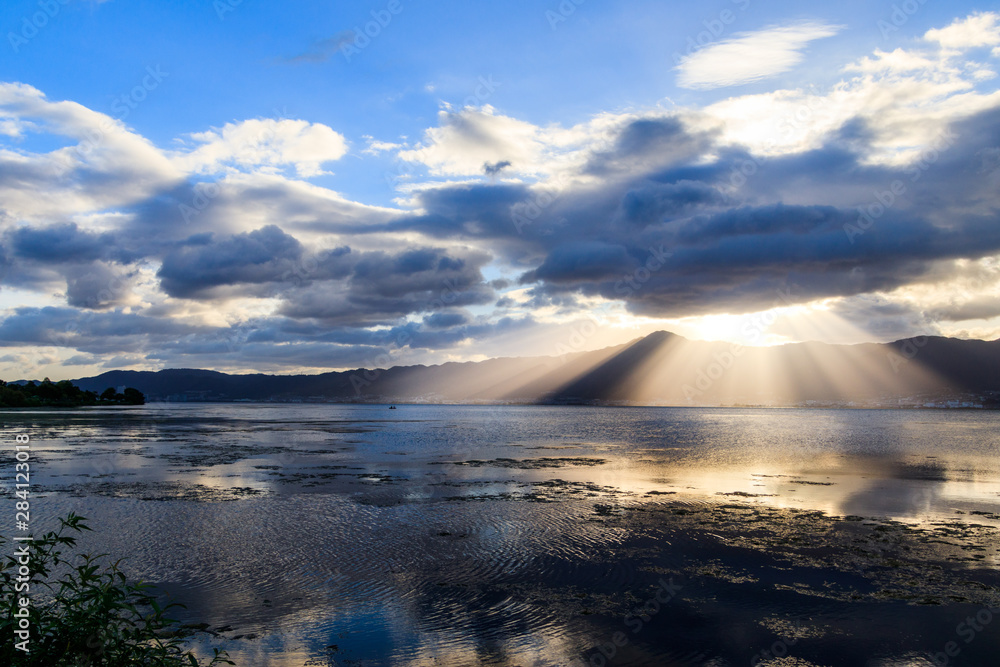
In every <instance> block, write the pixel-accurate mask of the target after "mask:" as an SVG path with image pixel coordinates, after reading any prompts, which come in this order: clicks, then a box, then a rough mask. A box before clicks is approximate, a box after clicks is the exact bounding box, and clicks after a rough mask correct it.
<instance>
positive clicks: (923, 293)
mask: <svg viewBox="0 0 1000 667" xmlns="http://www.w3.org/2000/svg"><path fill="white" fill-rule="evenodd" d="M992 20H993V19H991V18H989V17H987V18H983V15H974V16H973V17H970V18H969V19H963V20H962V21H957V22H955V23H954V24H952V25H951V26H948V27H946V28H943V29H942V30H939V31H937V32H935V31H931V32H930V33H928V38H927V41H924V42H922V43H919V44H918V45H917V46H916V47H914V48H908V49H903V48H900V49H895V50H893V51H889V52H886V51H880V50H879V51H875V52H874V53H871V54H868V55H867V56H866V57H864V58H859V59H855V60H854V61H853V62H848V63H844V64H843V68H842V69H843V73H844V79H843V80H842V81H839V82H838V83H836V84H835V85H833V86H831V87H830V88H829V89H828V90H821V89H811V90H809V91H803V90H797V89H783V90H774V91H770V92H767V93H759V94H754V95H744V96H738V97H731V98H728V99H725V100H721V101H719V102H716V103H714V104H712V105H710V106H708V107H705V108H683V109H672V110H669V111H665V110H664V109H662V108H656V109H645V110H642V109H639V110H637V109H632V110H629V111H627V112H620V113H604V114H598V115H596V116H594V117H593V118H591V119H589V120H587V121H585V122H581V123H578V124H576V125H573V126H561V125H557V124H553V125H548V126H542V125H536V124H533V123H531V122H529V121H527V120H523V119H519V118H516V117H514V116H512V115H507V114H504V113H501V112H500V111H497V110H495V109H493V108H491V107H483V108H472V107H469V108H464V109H461V110H445V111H443V112H442V113H441V114H440V115H439V118H438V123H437V125H436V126H435V127H431V128H428V129H427V130H426V131H425V132H424V133H423V134H422V135H421V137H420V139H419V141H418V142H416V143H411V144H408V145H405V146H404V145H400V144H392V143H387V142H386V143H382V142H378V141H375V140H374V139H370V138H369V139H368V149H367V151H361V153H360V154H359V157H360V158H361V159H374V160H383V159H385V157H386V154H395V155H396V156H397V157H399V158H401V159H403V160H406V161H409V162H411V163H413V164H415V165H422V166H423V167H426V173H427V174H428V177H427V178H424V179H422V178H421V176H420V173H419V172H418V171H417V170H415V171H414V178H413V179H412V180H411V181H410V182H409V183H408V184H407V185H406V186H405V187H401V188H400V189H401V192H402V193H405V195H406V196H407V198H408V199H407V202H406V204H407V205H406V206H403V207H400V208H390V207H377V206H369V205H366V204H364V203H362V202H357V201H350V200H349V199H347V198H345V197H343V196H342V195H340V194H338V193H336V192H334V191H332V190H330V189H328V188H325V187H322V186H319V185H316V184H315V183H310V182H308V181H306V180H303V179H305V178H309V177H311V176H313V175H316V174H319V173H321V172H322V170H323V169H324V168H325V166H326V165H327V164H329V163H331V162H333V161H335V160H337V159H339V158H341V157H343V155H345V152H346V150H347V142H346V139H345V138H344V137H343V136H342V135H340V134H339V133H338V132H336V131H335V130H333V129H332V128H329V127H327V126H324V125H320V124H313V123H309V122H306V121H289V120H253V121H244V122H241V123H230V124H228V125H226V126H224V127H223V128H221V129H212V130H209V131H207V132H204V133H198V134H195V135H190V136H188V137H186V138H185V140H184V142H182V143H181V148H179V149H178V148H176V147H174V149H173V150H167V149H163V148H158V147H156V146H154V145H153V144H152V143H151V142H149V141H148V140H147V139H145V138H144V137H142V136H140V135H138V134H136V133H135V132H133V131H132V130H130V129H128V128H126V127H124V126H123V125H121V124H120V123H117V121H113V120H112V119H110V118H108V117H107V116H104V115H102V114H99V113H96V112H93V111H91V110H89V109H86V108H85V107H82V106H80V105H78V104H75V103H72V102H53V101H51V100H48V99H47V98H46V97H45V95H43V94H42V93H41V92H40V91H38V90H36V89H34V88H31V87H30V86H24V85H20V84H3V85H0V128H6V129H4V130H0V290H2V294H3V296H4V297H5V299H6V301H5V303H6V304H11V303H13V304H22V305H20V306H18V305H15V306H13V307H10V306H9V305H8V309H7V310H6V311H4V312H3V316H2V318H0V346H2V347H4V348H5V350H4V352H5V354H4V355H3V356H5V357H7V358H9V359H11V360H15V361H10V362H0V369H2V368H10V367H11V365H14V364H17V363H22V362H24V363H27V361H25V360H28V361H30V360H31V359H36V360H37V359H38V358H41V357H40V356H39V355H38V354H33V353H32V352H31V350H32V349H33V348H34V347H39V346H41V347H44V348H45V349H46V350H47V351H46V353H45V355H47V356H46V358H48V357H50V356H52V355H53V354H54V353H53V352H52V351H51V350H57V351H58V355H60V356H59V358H61V359H63V360H65V361H64V363H67V364H70V363H72V364H76V363H87V364H90V365H93V364H95V363H98V360H100V363H119V362H120V363H127V364H129V365H135V366H138V367H148V366H154V367H155V366H158V365H185V366H212V367H216V368H228V369H230V370H254V369H258V370H283V369H285V370H296V369H317V368H343V367H350V366H362V365H370V364H369V363H368V362H370V361H371V360H372V359H373V358H375V357H377V356H378V355H379V354H388V353H391V358H392V361H393V363H414V362H428V363H436V362H441V361H443V360H448V359H452V358H455V359H463V358H468V357H469V356H472V355H474V354H486V353H490V354H496V353H501V354H502V353H504V351H505V349H506V350H507V351H508V352H507V353H509V349H510V348H511V347H515V348H516V349H518V350H521V349H523V347H522V346H521V344H520V341H527V340H536V341H537V340H547V339H546V336H550V335H555V334H553V332H554V331H557V330H558V329H557V325H558V323H560V322H565V321H574V320H578V319H579V318H580V317H582V316H583V314H585V313H589V312H594V311H595V310H599V309H603V310H604V311H608V312H614V313H615V314H616V315H615V316H616V317H618V318H620V320H621V321H622V322H624V323H625V324H629V325H630V326H633V327H634V326H638V325H636V324H635V323H636V322H642V323H643V324H642V326H650V327H652V326H658V325H659V326H664V325H662V324H661V322H662V321H663V318H673V319H674V320H677V319H680V318H688V319H690V318H694V317H698V316H708V315H713V316H714V315H725V314H731V315H732V314H738V313H746V312H752V311H756V310H762V309H766V308H770V307H772V306H773V305H774V303H775V301H776V300H779V299H780V300H781V301H782V303H795V304H813V305H815V304H817V303H821V304H824V306H823V307H824V308H825V309H826V310H825V312H828V313H830V314H831V315H835V316H837V317H840V318H842V319H844V320H851V321H855V322H858V323H859V326H858V327H857V329H859V330H861V334H858V335H862V336H868V337H871V338H883V339H884V338H889V337H895V338H899V337H904V336H905V335H909V334H915V333H926V332H929V331H940V332H942V333H949V332H951V333H956V332H959V333H960V332H977V334H981V335H990V337H996V332H997V331H1000V313H997V309H996V308H995V303H996V298H997V284H998V281H1000V278H997V276H998V275H1000V274H998V273H997V269H996V267H997V264H996V262H997V261H1000V259H998V258H1000V226H998V225H997V216H998V211H1000V195H998V193H1000V168H998V166H997V165H998V163H1000V161H998V158H997V155H1000V92H997V91H995V90H994V91H991V90H989V89H988V88H987V85H988V84H984V83H983V80H982V79H981V76H980V75H979V74H977V72H979V71H981V69H982V68H981V67H980V66H979V65H978V64H976V63H974V62H972V61H970V60H967V59H966V57H965V56H964V55H962V51H961V50H960V49H959V48H958V47H957V46H955V44H957V43H958V42H959V41H962V40H964V43H966V44H979V45H980V46H982V47H990V46H992V45H993V44H994V43H993V42H990V41H988V40H989V39H992V38H991V37H990V36H989V34H990V33H989V30H990V28H989V26H991V25H993V24H992V23H989V21H992ZM983 26H986V27H985V28H984V27H983ZM793 27H794V28H796V29H797V30H798V31H799V32H798V33H796V34H797V36H796V37H794V38H792V37H790V36H789V35H788V34H785V33H783V34H784V38H781V37H780V36H779V37H776V38H775V40H774V41H775V43H781V44H783V46H782V47H781V48H780V49H777V51H773V52H771V53H772V55H774V54H775V53H778V52H780V53H783V54H784V55H781V57H780V58H779V57H778V56H777V55H775V62H778V61H781V62H786V63H787V62H791V60H794V59H795V58H798V57H799V56H800V52H801V49H802V48H804V46H805V45H806V44H807V43H808V41H809V39H807V37H808V36H809V35H815V36H821V33H823V32H824V31H826V32H830V34H832V32H835V28H833V27H830V26H825V25H820V24H797V25H796V26H793ZM955 35H959V36H955ZM748 37H754V38H755V39H756V40H757V42H755V41H754V39H750V40H749V41H747V42H744V43H743V44H744V46H746V45H747V44H749V45H751V46H752V45H753V44H756V43H758V42H759V41H760V40H761V33H755V34H754V35H753V36H738V37H736V38H734V39H733V40H730V42H732V43H736V42H740V40H746V39H747V38H748ZM812 38H817V37H810V39H812ZM719 46H722V44H720V45H719ZM711 48H714V47H710V48H709V49H705V50H704V51H710V50H711ZM704 51H702V52H699V53H697V54H694V56H693V57H700V56H701V55H702V54H703V53H704ZM789 53H790V54H791V55H789ZM716 55H717V54H716ZM779 55H780V54H779ZM782 58H784V59H785V60H781V59H782ZM789 59H791V60H789ZM751 60H752V59H751ZM758 64H759V63H758ZM768 66H774V67H777V65H768ZM782 67H784V65H782ZM764 69H766V68H764V67H763V66H761V67H759V68H758V69H757V70H755V71H756V72H757V74H760V72H761V71H764ZM757 74H755V76H756V75H757ZM741 76H742V75H741ZM35 134H38V135H40V136H43V137H45V138H46V140H47V141H46V142H40V143H39V145H49V146H55V147H54V148H50V149H47V150H46V151H38V152H32V151H31V150H27V149H25V148H24V147H23V145H28V144H23V145H22V144H21V143H20V142H21V137H23V136H31V135H35ZM4 137H7V139H5V138H4ZM403 141H407V140H405V139H403ZM32 145H34V144H32ZM207 175H212V176H217V177H218V180H216V181H215V182H206V178H205V177H206V176H207ZM865 215H868V216H869V217H868V218H866V217H864V216H865ZM28 303H32V304H35V305H34V306H32V307H27V306H26V305H25V304H28ZM44 304H51V305H50V306H49V307H44ZM40 306H41V307H40ZM810 307H813V306H812V305H811V306H810ZM864 322H869V324H861V323H864ZM630 323H631V324H630ZM991 332H992V333H991ZM855 333H856V332H855ZM403 334H405V336H404V335H403ZM608 335H609V336H610V335H611V334H608ZM781 335H785V336H786V337H793V335H794V332H791V331H789V332H787V333H786V334H781ZM852 335H854V334H852ZM401 340H405V342H400V341H401ZM602 340H603V339H602ZM470 341H475V342H476V344H475V346H471V344H470ZM604 342H605V343H612V342H615V341H613V340H605V341H604ZM504 346H506V348H504ZM471 347H474V348H475V350H471V349H470V348H471ZM536 348H537V349H539V350H542V353H551V352H552V351H553V350H552V349H551V346H549V347H547V348H546V347H545V345H540V344H536ZM533 349H534V348H533ZM3 363H8V366H3V365H2V364H3ZM31 363H34V362H31Z"/></svg>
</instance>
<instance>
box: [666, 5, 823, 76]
mask: <svg viewBox="0 0 1000 667" xmlns="http://www.w3.org/2000/svg"><path fill="white" fill-rule="evenodd" d="M839 30H840V26H835V25H830V24H827V23H820V22H813V21H803V22H800V23H795V24H792V25H788V26H773V27H770V28H765V29H763V30H759V31H757V32H753V33H742V34H740V35H737V36H736V37H734V38H732V39H726V40H723V41H721V42H718V43H716V44H712V45H710V46H707V47H705V48H704V49H702V50H700V51H697V52H695V53H693V54H691V55H689V56H687V57H686V58H684V59H683V60H682V61H681V63H680V65H678V66H677V70H678V71H679V74H678V77H677V83H678V85H680V86H681V87H682V88H699V89H711V88H722V87H724V86H736V85H740V84H744V83H750V82H752V81H759V80H761V79H766V78H767V77H770V76H774V75H775V74H781V73H782V72H787V71H788V70H790V69H792V68H793V67H795V66H796V65H798V64H799V63H800V62H801V61H802V58H803V56H802V49H804V48H805V47H806V46H807V45H808V44H809V42H811V41H813V40H816V39H820V38H823V37H830V36H832V35H835V34H837V32H838V31H839Z"/></svg>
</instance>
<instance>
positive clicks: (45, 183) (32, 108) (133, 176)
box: [0, 83, 183, 222]
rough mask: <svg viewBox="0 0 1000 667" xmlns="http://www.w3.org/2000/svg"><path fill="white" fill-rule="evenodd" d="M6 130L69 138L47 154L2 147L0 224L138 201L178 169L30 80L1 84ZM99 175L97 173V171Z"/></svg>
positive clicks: (142, 142) (116, 124) (120, 127)
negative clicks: (54, 98) (10, 175)
mask: <svg viewBox="0 0 1000 667" xmlns="http://www.w3.org/2000/svg"><path fill="white" fill-rule="evenodd" d="M0 116H2V117H3V119H4V127H6V128H7V129H8V130H9V132H6V133H7V134H11V133H13V136H14V137H15V138H20V136H19V135H20V134H21V133H28V132H38V133H41V132H44V133H47V134H49V135H50V136H54V137H62V138H64V139H68V140H69V141H70V142H71V143H69V145H66V146H64V147H62V148H57V149H55V150H52V151H50V152H48V153H30V152H25V151H19V150H11V149H2V148H0V171H5V172H9V173H16V174H18V175H19V178H18V179H16V181H15V180H12V179H7V180H0V201H2V202H3V207H2V208H3V212H2V213H0V222H5V221H6V222H10V221H14V220H19V221H33V220H46V219H52V218H54V217H70V216H72V215H76V214H80V213H86V212H90V211H96V210H101V209H107V208H112V207H116V206H121V205H124V204H127V203H131V202H135V201H140V200H142V199H145V198H146V197H148V196H150V195H151V194H153V193H154V192H158V191H161V190H163V189H165V188H167V187H169V186H170V185H171V184H174V183H176V182H178V181H179V180H180V179H181V178H182V177H183V174H182V173H181V172H180V171H179V170H178V169H177V168H176V167H175V165H173V164H172V163H171V162H170V160H169V159H168V158H166V157H165V156H164V155H163V153H162V152H161V151H160V150H159V149H158V148H156V147H155V146H154V145H153V144H152V143H151V142H150V141H149V140H147V139H146V138H145V137H142V136H140V135H138V134H136V133H134V132H132V131H131V130H129V129H128V128H127V127H126V126H125V125H124V124H123V123H121V122H120V121H118V120H115V119H113V118H111V117H110V116H107V115H105V114H102V113H99V112H96V111H93V110H91V109H88V108H87V107H84V106H83V105H80V104H77V103H75V102H65V101H64V102H52V101H49V100H48V99H46V97H45V95H44V94H43V93H42V92H41V91H39V90H38V89H37V88H34V87H32V86H29V85H25V84H21V83H0ZM98 175H99V176H98Z"/></svg>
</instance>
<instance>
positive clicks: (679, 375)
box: [73, 331, 1000, 407]
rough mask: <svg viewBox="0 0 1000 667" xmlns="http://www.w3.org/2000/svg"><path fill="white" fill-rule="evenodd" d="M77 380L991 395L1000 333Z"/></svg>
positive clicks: (303, 397) (616, 396)
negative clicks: (994, 336)
mask: <svg viewBox="0 0 1000 667" xmlns="http://www.w3.org/2000/svg"><path fill="white" fill-rule="evenodd" d="M73 382H74V384H76V385H77V386H79V387H80V388H81V389H84V390H90V391H97V392H100V391H103V390H104V389H106V388H107V387H119V386H122V385H125V386H129V387H135V388H137V389H139V390H140V391H141V392H143V393H144V394H145V395H146V397H147V399H148V400H149V401H237V400H241V401H248V400H249V401H296V402H297V401H316V402H325V401H329V402H519V403H634V404H669V405H731V404H744V405H802V404H836V405H847V404H858V405H923V404H925V403H941V402H945V401H950V402H951V403H952V405H953V406H955V405H958V406H963V404H964V406H965V407H973V406H981V405H986V406H994V405H995V404H996V402H997V400H998V398H1000V340H996V341H991V342H987V341H979V340H958V339H953V338H942V337H920V338H908V339H903V340H899V341H895V342H893V343H887V344H876V343H866V344H860V345H831V344H826V343H816V342H809V343H798V344H790V345H782V346H775V347H743V346H740V345H735V344H731V343H718V342H702V341H691V340H687V339H686V338H683V337H681V336H678V335H676V334H672V333H669V332H665V331H658V332H655V333H652V334H649V335H648V336H645V337H644V338H639V339H636V340H634V341H631V342H630V343H626V344H624V345H618V346H614V347H609V348H605V349H602V350H595V351H591V352H578V353H570V354H565V355H563V356H561V357H516V358H500V359H490V360H487V361H480V362H466V363H446V364H442V365H439V366H395V367H392V368H389V369H357V370H353V371H343V372H334V373H322V374H320V375H263V374H253V375H229V374H226V373H219V372H216V371H207V370H196V369H170V370H163V371H158V372H152V371H111V372H108V373H103V374H101V375H98V376H97V377H90V378H81V379H79V380H74V381H73Z"/></svg>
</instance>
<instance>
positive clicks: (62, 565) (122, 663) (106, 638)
mask: <svg viewBox="0 0 1000 667" xmlns="http://www.w3.org/2000/svg"><path fill="white" fill-rule="evenodd" d="M84 521H85V519H84V517H81V516H78V515H76V514H73V513H71V514H70V515H69V516H68V517H66V518H65V519H60V520H59V524H60V525H59V528H58V530H56V531H51V532H49V533H46V534H45V535H44V536H43V537H41V538H39V539H35V540H33V541H30V542H14V547H15V549H14V550H13V555H8V556H7V557H6V559H5V560H4V562H3V565H2V569H0V590H2V592H3V595H2V602H0V633H2V636H3V638H4V640H3V642H2V643H0V663H2V664H4V665H12V666H16V667H36V666H37V667H128V666H131V665H148V666H150V667H175V666H176V667H180V666H182V665H187V666H189V667H199V664H201V663H199V661H198V659H197V658H196V657H195V656H194V655H193V654H191V653H190V652H188V651H185V650H184V639H185V637H187V636H190V634H192V632H191V630H192V629H191V627H190V626H182V625H180V624H179V623H178V622H177V621H175V620H174V619H171V618H169V617H168V616H167V613H168V612H169V611H170V609H171V608H173V607H177V606H180V605H176V604H168V605H166V606H162V605H161V604H160V603H159V602H158V600H157V596H156V595H155V593H154V591H153V588H152V586H151V585H150V584H146V583H143V582H135V581H130V580H129V579H128V578H127V577H126V576H125V574H124V573H123V572H122V570H121V569H120V567H119V562H117V561H116V562H111V563H105V562H103V560H102V556H93V555H84V554H72V555H64V553H65V550H66V549H72V548H73V547H75V546H76V537H75V536H74V535H73V533H74V532H76V533H79V532H82V531H85V530H90V528H89V527H88V526H87V524H85V523H84ZM0 546H5V547H7V548H6V549H5V551H7V552H8V554H10V553H11V551H12V550H11V549H10V547H9V545H8V542H7V540H5V539H4V538H3V537H2V536H0ZM206 664H207V665H208V666H209V667H211V666H213V665H221V664H227V665H234V664H235V663H234V662H232V661H230V660H229V659H228V655H227V654H226V652H225V651H221V650H218V649H216V650H215V655H214V656H213V657H212V659H211V661H210V662H208V663H206Z"/></svg>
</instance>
